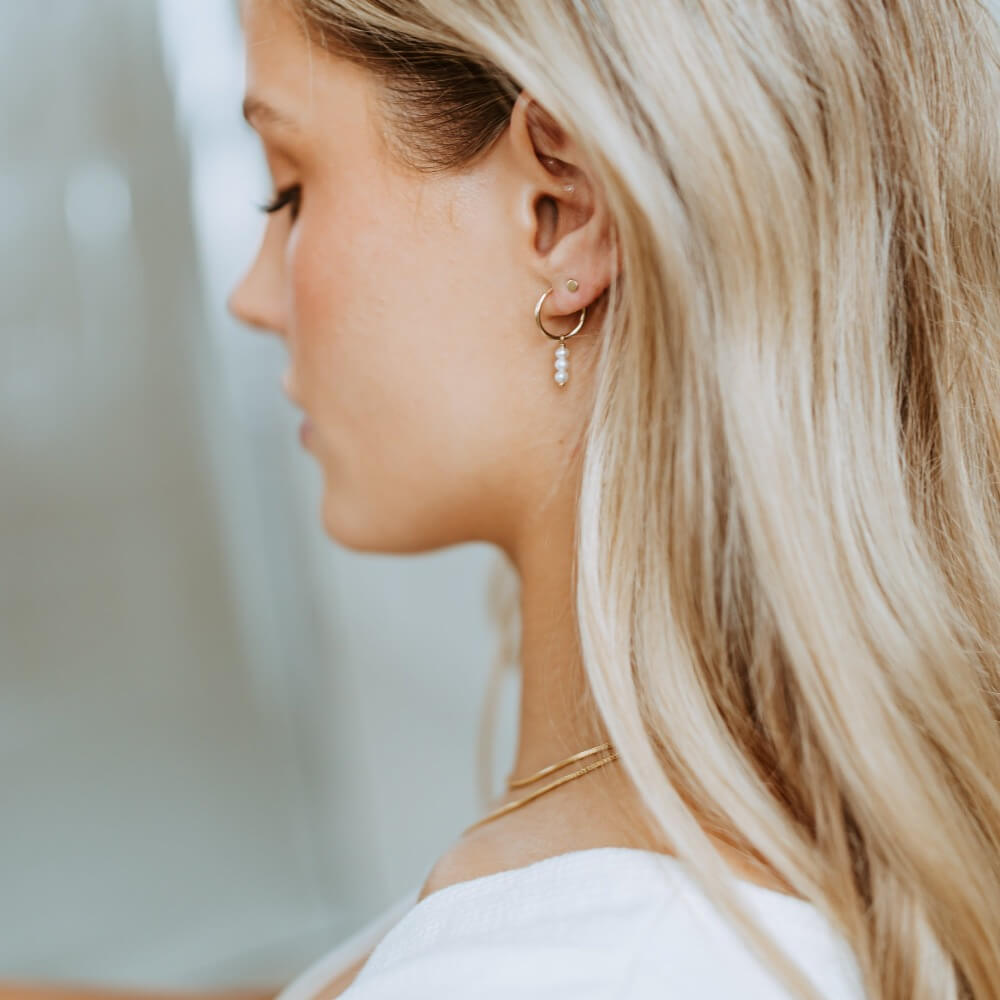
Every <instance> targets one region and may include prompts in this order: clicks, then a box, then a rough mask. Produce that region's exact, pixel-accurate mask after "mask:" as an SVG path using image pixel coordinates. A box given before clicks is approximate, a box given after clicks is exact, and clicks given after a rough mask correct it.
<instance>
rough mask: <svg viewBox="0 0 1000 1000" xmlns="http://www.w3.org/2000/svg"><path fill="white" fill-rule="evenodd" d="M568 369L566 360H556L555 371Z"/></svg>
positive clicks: (567, 360)
mask: <svg viewBox="0 0 1000 1000" xmlns="http://www.w3.org/2000/svg"><path fill="white" fill-rule="evenodd" d="M567 368H569V359H568V358H556V371H566V369H567Z"/></svg>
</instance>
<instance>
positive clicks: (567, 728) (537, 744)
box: [510, 505, 607, 779]
mask: <svg viewBox="0 0 1000 1000" xmlns="http://www.w3.org/2000/svg"><path fill="white" fill-rule="evenodd" d="M560 510H561V511H563V512H565V514H563V513H555V514H553V513H551V512H548V513H546V514H544V515H543V516H541V517H540V518H539V519H538V521H537V522H536V523H535V524H534V525H533V526H532V528H531V529H529V532H528V534H527V537H526V538H523V539H522V544H521V545H520V546H519V549H518V555H517V557H516V558H515V560H514V562H515V565H516V567H517V570H518V574H519V576H520V579H521V598H520V604H521V696H520V715H519V725H518V740H517V750H516V753H515V759H514V765H513V768H512V771H511V774H510V777H511V778H513V779H517V778H522V777H527V776H528V775H530V774H533V773H534V772H535V771H538V770H540V769H541V768H543V767H545V766H547V765H549V764H553V763H555V762H556V761H559V760H562V759H563V758H564V757H568V756H569V755H570V754H574V753H577V752H578V751H580V750H586V749H589V748H590V747H593V746H597V745H598V744H600V743H603V742H605V741H606V740H607V735H606V733H605V732H604V729H603V726H601V725H600V723H599V721H598V719H597V714H596V711H595V710H594V709H593V700H592V698H591V696H590V691H589V686H588V684H587V679H586V674H585V672H584V668H583V660H582V657H581V655H580V649H579V641H578V637H577V628H576V620H577V619H576V608H575V601H574V597H573V569H574V567H573V531H574V526H573V519H572V516H571V515H570V512H571V511H572V507H571V505H570V506H562V507H560ZM583 763H584V762H581V765H582V764H583ZM557 776H558V775H553V777H557Z"/></svg>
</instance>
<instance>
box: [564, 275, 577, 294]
mask: <svg viewBox="0 0 1000 1000" xmlns="http://www.w3.org/2000/svg"><path fill="white" fill-rule="evenodd" d="M566 287H567V288H568V289H569V290H570V291H571V292H575V291H576V290H577V289H578V288H579V287H580V286H579V285H578V284H577V282H576V279H575V278H569V279H567V281H566Z"/></svg>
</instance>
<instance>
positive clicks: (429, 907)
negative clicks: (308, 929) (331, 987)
mask: <svg viewBox="0 0 1000 1000" xmlns="http://www.w3.org/2000/svg"><path fill="white" fill-rule="evenodd" d="M734 881H735V884H736V888H737V892H739V893H740V894H741V896H742V898H744V899H746V901H747V903H748V905H749V907H750V909H751V913H753V914H754V915H755V916H757V917H758V919H759V920H760V921H761V922H762V923H763V925H764V927H765V929H766V930H768V931H770V932H774V933H775V934H776V937H777V940H778V943H779V944H780V945H782V946H783V947H785V948H786V949H787V950H788V951H789V953H790V954H791V956H792V957H793V958H794V959H795V960H796V961H798V962H799V963H800V964H801V965H802V967H803V968H804V969H805V971H806V973H807V974H808V975H809V976H810V977H811V978H812V979H813V980H814V982H815V984H816V986H817V987H818V988H819V990H820V993H821V995H822V996H823V997H824V998H826V1000H865V994H864V989H863V986H862V981H861V974H860V970H859V968H858V965H857V962H856V960H855V958H854V955H853V953H852V952H851V950H850V949H849V947H848V945H847V942H846V941H845V940H844V939H843V938H841V937H840V935H839V934H837V933H836V932H835V931H834V929H833V928H832V927H831V926H830V924H829V923H828V922H827V920H826V919H825V917H823V915H822V914H821V913H820V911H819V910H818V909H816V907H814V906H813V905H812V904H811V903H807V902H806V901H805V900H801V899H796V898H795V897H793V896H788V895H785V894H783V893H779V892H776V891H774V890H771V889H766V888H764V887H763V886H758V885H755V884H754V883H752V882H747V881H745V880H742V879H735V877H734ZM421 884H422V883H421ZM419 893H420V886H419V885H418V886H415V887H414V888H413V889H411V890H410V891H409V892H408V893H407V894H406V895H405V896H403V897H402V898H401V899H399V900H397V901H396V902H395V903H394V904H393V905H392V906H391V907H390V908H389V909H387V910H386V911H385V912H384V913H382V914H381V915H380V916H379V917H377V918H376V919H375V920H373V921H372V922H371V923H369V924H367V925H366V926H365V927H363V928H362V929H361V930H360V931H358V932H357V933H356V934H355V935H353V936H352V937H351V938H349V939H348V940H347V941H344V942H342V943H341V944H340V945H338V946H337V947H336V948H334V949H333V951H331V952H329V953H328V954H327V955H324V956H323V957H322V958H321V959H319V961H317V962H315V963H314V964H313V965H312V966H310V967H309V968H308V969H306V971H305V972H303V973H302V974H301V975H300V976H299V977H298V978H297V979H295V981H294V982H292V983H291V985H289V986H288V987H287V988H286V989H285V990H284V991H283V992H282V993H281V994H280V996H279V997H278V998H277V1000H314V998H315V996H316V995H317V993H318V992H319V990H320V989H321V987H322V986H323V985H324V984H325V983H327V982H329V981H330V980H332V979H333V978H334V976H336V975H337V973H338V972H339V971H340V970H341V969H344V968H346V967H348V966H349V965H351V964H353V962H354V961H355V960H356V959H357V958H359V957H360V956H361V955H363V954H365V953H366V952H367V951H369V950H370V949H371V948H372V946H373V945H374V951H372V954H371V956H370V957H369V959H368V961H367V962H366V963H365V964H364V966H362V968H361V971H360V972H359V973H358V975H357V976H356V977H355V979H354V982H353V983H352V984H351V986H349V987H348V988H347V990H346V991H345V992H344V993H343V994H341V995H342V996H343V997H344V998H345V1000H404V998H405V1000H468V998H469V997H476V998H477V1000H513V998H517V1000H543V998H544V1000H612V998H614V1000H654V998H655V1000H732V998H733V997H739V998H740V1000H791V997H792V995H791V994H790V993H789V992H788V991H787V989H786V988H785V987H784V986H783V985H782V984H781V982H780V980H779V979H778V978H777V976H776V975H774V974H773V973H772V972H770V970H769V969H768V967H767V966H766V965H765V964H764V963H763V961H762V960H760V959H757V958H756V957H755V956H754V954H753V953H752V951H751V950H750V946H749V945H747V944H744V943H743V941H742V939H741V938H740V937H739V935H738V932H737V931H735V930H734V929H732V928H731V927H730V926H729V924H728V923H727V922H726V921H725V918H724V917H723V916H722V914H721V913H720V912H719V911H718V910H716V909H715V907H714V906H713V905H712V904H711V903H710V902H709V900H708V898H707V897H706V896H705V895H704V894H703V892H702V891H701V889H700V887H699V886H698V885H697V883H696V882H695V881H694V880H693V878H692V877H691V876H689V875H688V874H687V873H686V872H685V870H684V868H683V865H682V863H681V862H680V861H679V860H678V859H676V858H673V857H671V856H670V855H666V854H661V853H659V852H654V851H647V850H643V849H641V848H633V847H593V848H586V849H584V850H577V851H570V852H568V853H565V854H557V855H554V856H553V857H549V858H544V859H542V860H541V861H536V862H534V863H532V864H529V865H525V866H523V867H521V868H514V869H509V870H507V871H500V872H495V873H493V874H490V875H484V876H481V877H479V878H473V879H469V880H467V881H464V882H456V883H453V884H452V885H448V886H445V887H444V888H443V889H438V890H436V891H435V892H432V893H430V894H429V895H427V896H425V897H424V898H423V899H421V900H418V899H417V896H418V895H419ZM376 942H378V943H377V944H376Z"/></svg>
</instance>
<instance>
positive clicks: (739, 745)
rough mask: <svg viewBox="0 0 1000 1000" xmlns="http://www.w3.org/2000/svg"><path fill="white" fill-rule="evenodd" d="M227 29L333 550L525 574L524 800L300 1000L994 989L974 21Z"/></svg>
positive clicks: (998, 303)
mask: <svg viewBox="0 0 1000 1000" xmlns="http://www.w3.org/2000/svg"><path fill="white" fill-rule="evenodd" d="M241 8H242V18H243V23H244V28H245V31H246V42H247V59H248V87H247V90H248V93H247V100H246V103H245V109H244V110H245V114H246V116H247V118H248V120H249V121H250V122H251V123H252V124H253V126H254V127H255V128H256V129H257V131H258V132H259V134H260V137H261V140H262V142H263V146H264V150H265V152H266V155H267V159H268V163H269V166H270V169H271V172H272V176H273V180H274V182H275V184H276V186H277V188H278V193H277V195H276V196H275V199H274V201H273V202H272V203H271V204H270V205H269V206H267V210H268V211H269V212H271V213H273V214H272V215H271V216H270V220H269V225H268V227H267V231H266V234H265V236H264V239H263V243H262V246H261V248H260V251H259V255H258V257H257V259H256V261H255V263H254V264H253V266H252V268H251V269H250V271H249V272H248V274H247V275H246V277H245V279H244V280H243V281H242V282H241V284H240V285H239V287H238V288H236V289H235V290H234V293H233V295H232V298H231V301H230V308H231V309H232V311H233V312H234V313H235V314H236V315H237V316H238V317H240V318H241V319H242V320H244V321H245V322H246V323H248V324H250V325H252V326H255V327H258V328H261V329H264V330H268V331H272V332H275V333H277V334H278V335H279V336H280V337H282V338H283V340H284V341H285V344H286V346H287V348H288V351H289V368H288V373H287V375H286V379H285V389H286V391H287V392H288V394H289V396H290V398H291V399H292V400H293V401H294V402H295V403H296V404H297V405H298V406H300V407H301V408H302V409H303V410H304V412H305V413H306V416H307V419H306V421H305V423H304V424H303V432H302V436H303V443H304V446H305V447H306V448H307V449H308V451H309V452H310V453H311V455H312V456H313V457H314V459H315V460H316V462H317V463H318V465H319V466H320V468H321V470H322V473H323V478H324V493H323V500H322V509H321V512H320V516H321V518H322V522H323V525H324V528H325V530H326V532H327V533H328V534H329V536H330V537H331V538H332V539H335V540H336V541H337V542H339V543H341V544H343V545H346V546H349V547H351V548H355V549H359V550H367V551H384V552H399V553H402V552H415V551H423V550H428V549H433V548H439V547H442V546H447V545H451V544H455V543H459V542H464V541H470V540H485V541H489V542H492V543H494V544H495V545H496V546H497V547H498V549H499V550H500V551H501V554H502V556H503V558H504V559H505V560H509V562H510V564H511V565H512V566H513V567H514V568H515V569H516V573H517V577H518V578H519V580H520V588H521V589H520V610H521V619H520V621H521V642H520V650H519V657H518V659H519V662H520V667H521V669H522V671H523V684H522V704H521V717H520V729H519V743H518V748H517V754H516V759H515V763H514V767H513V770H512V774H511V781H510V787H509V789H508V793H507V794H506V795H505V796H503V797H502V798H500V799H498V800H497V802H496V803H495V807H494V808H493V809H491V810H490V811H489V812H488V813H487V815H486V816H484V817H483V818H482V819H481V820H480V821H479V822H477V823H476V824H474V825H473V827H471V828H470V829H469V830H468V831H466V832H465V834H464V835H463V836H462V837H461V838H460V839H459V840H458V841H457V842H456V843H455V844H454V845H452V846H451V847H450V848H449V850H448V851H446V852H445V854H444V855H443V856H442V857H441V859H440V860H439V861H438V862H437V863H436V864H435V865H434V866H433V868H432V870H431V871H430V873H429V875H428V877H427V879H426V881H424V882H423V883H422V884H421V886H419V887H417V888H416V889H415V891H414V892H413V893H411V894H409V895H408V896H407V897H405V898H404V899H401V900H400V901H399V902H398V903H397V904H396V905H395V906H394V907H393V908H391V909H390V910H389V911H387V912H386V913H385V914H383V915H382V917H381V918H379V920H377V921H375V922H373V923H372V924H371V925H369V926H368V927H367V928H365V929H364V930H363V931H362V932H360V933H359V934H358V935H357V936H356V937H355V938H352V939H351V941H348V942H345V943H343V944H342V945H341V946H339V947H338V948H337V949H335V950H334V951H333V952H332V953H331V954H330V955H328V956H325V957H324V958H323V959H322V960H321V961H320V962H318V963H316V965H315V966H314V967H313V968H312V969H310V970H307V972H306V973H304V974H303V976H302V977H300V979H299V980H297V981H296V983H294V984H292V985H291V986H289V987H288V989H286V990H285V991H284V992H283V993H282V994H281V997H282V998H283V1000H320V998H322V1000H327V998H330V997H334V996H339V995H345V996H349V997H351V1000H376V998H377V1000H382V998H402V997H407V998H410V1000H412V998H425V997H426V998H430V997H435V998H442V997H449V998H450V997H456V998H457V997H470V996H475V997H490V998H500V997H515V996H516V997H529V998H535V997H537V998H541V997H546V998H557V1000H558V998H566V997H573V998H580V1000H590V998H593V1000H597V998H610V997H616V998H617V997H622V998H624V997H628V998H631V1000H647V998H653V997H664V998H666V997H669V998H672V1000H675V998H694V997H698V998H708V997H712V998H715V997H720V998H721V997H730V996H735V995H739V996H740V997H755V998H764V997H767V998H779V997H781V998H790V997H801V998H813V1000H816V998H820V997H825V998H836V1000H848V998H851V1000H854V998H861V997H868V998H871V1000H876V998H877V1000H904V998H905V1000H931V998H934V1000H940V998H953V1000H957V998H968V1000H972V998H974V1000H987V998H990V997H997V996H998V995H1000V945H998V941H1000V783H998V779H1000V705H998V691H1000V541H998V540H1000V491H998V488H997V477H998V475H1000V407H998V402H997V401H998V400H1000V341H998V339H997V336H996V331H997V328H998V326H1000V287H998V283H997V274H998V270H1000V137H998V134H997V129H996V125H995V113H994V109H995V107H996V100H997V97H998V87H997V83H998V80H1000V75H998V68H1000V60H998V54H1000V46H998V44H997V43H998V29H997V23H996V20H995V18H994V17H993V15H991V14H990V12H989V10H988V8H986V7H984V6H981V5H980V4H979V3H977V2H975V0H908V2H906V3H896V2H891V3H886V2H879V0H756V2H752V3H745V2H744V3H736V2H726V0H718V2H713V0H627V2H626V0H243V2H242V5H241ZM345 990H346V993H345V992H344V991H345Z"/></svg>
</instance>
